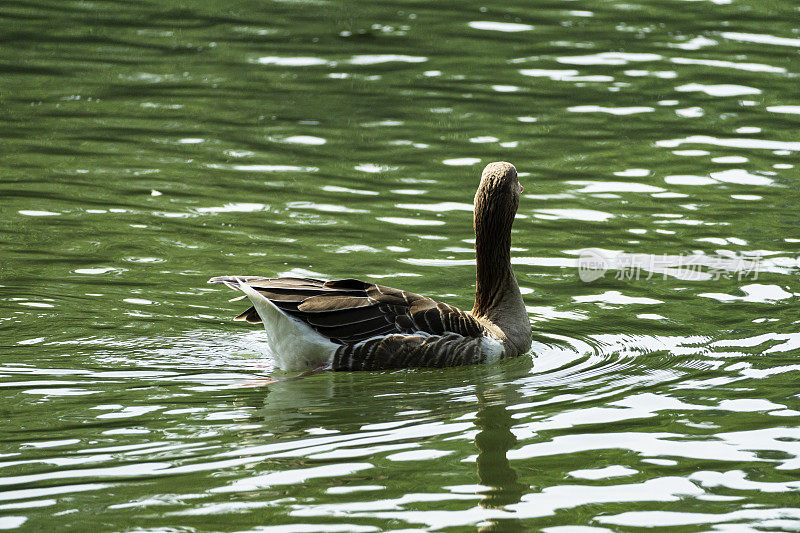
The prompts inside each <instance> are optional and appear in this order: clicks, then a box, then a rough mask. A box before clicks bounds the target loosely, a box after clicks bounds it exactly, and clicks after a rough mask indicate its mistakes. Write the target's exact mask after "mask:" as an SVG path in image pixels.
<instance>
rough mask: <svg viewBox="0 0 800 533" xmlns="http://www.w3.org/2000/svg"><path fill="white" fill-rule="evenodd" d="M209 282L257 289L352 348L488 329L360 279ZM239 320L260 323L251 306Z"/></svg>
mask: <svg viewBox="0 0 800 533" xmlns="http://www.w3.org/2000/svg"><path fill="white" fill-rule="evenodd" d="M209 283H224V284H225V285H227V286H228V287H230V288H232V289H237V290H238V285H239V283H245V284H247V285H248V286H250V287H252V288H253V289H255V290H256V291H258V292H259V293H261V294H262V295H263V296H265V297H266V298H267V299H269V300H270V301H271V302H272V303H273V304H274V305H275V306H276V307H278V308H279V309H280V310H281V311H283V312H284V313H286V314H288V315H290V316H293V317H295V318H297V319H299V320H302V321H303V322H305V323H306V324H308V325H309V326H310V327H311V328H313V329H314V330H315V331H317V332H318V333H320V334H321V335H324V336H325V337H327V338H329V339H331V340H332V341H333V342H336V343H339V344H353V343H358V342H361V341H363V340H366V339H370V338H373V337H376V336H380V335H391V334H419V333H423V334H428V335H443V334H445V333H455V334H457V335H460V336H463V337H480V336H482V334H483V333H484V331H485V328H484V326H483V325H482V324H481V323H480V322H478V321H477V320H476V319H475V318H474V317H473V316H472V315H471V314H469V313H467V312H465V311H463V310H461V309H458V308H457V307H453V306H451V305H447V304H445V303H442V302H437V301H436V300H433V299H431V298H426V297H425V296H421V295H419V294H415V293H413V292H408V291H403V290H399V289H393V288H391V287H386V286H383V285H376V284H374V283H367V282H364V281H360V280H356V279H340V280H334V281H324V280H319V279H313V278H263V277H257V276H220V277H216V278H211V279H210V280H209ZM236 319H237V320H246V321H248V322H251V323H260V322H261V317H259V316H258V313H257V312H256V310H255V308H253V307H250V308H249V309H247V310H245V311H244V312H243V313H242V314H241V315H239V316H238V317H236Z"/></svg>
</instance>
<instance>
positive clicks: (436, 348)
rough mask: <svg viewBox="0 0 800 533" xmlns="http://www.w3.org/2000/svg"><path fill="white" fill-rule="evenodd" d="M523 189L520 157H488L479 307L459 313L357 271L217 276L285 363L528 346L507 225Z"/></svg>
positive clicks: (384, 364) (397, 364)
mask: <svg viewBox="0 0 800 533" xmlns="http://www.w3.org/2000/svg"><path fill="white" fill-rule="evenodd" d="M522 191H523V187H522V185H520V183H519V180H518V179H517V170H516V169H515V168H514V165H512V164H510V163H506V162H494V163H489V164H488V165H487V166H486V168H485V169H484V170H483V173H482V175H481V181H480V185H479V186H478V191H477V192H476V193H475V203H474V213H473V223H474V229H475V255H476V286H475V305H474V306H473V308H472V310H471V311H463V310H461V309H458V308H456V307H453V306H452V305H448V304H446V303H442V302H438V301H436V300H433V299H431V298H427V297H425V296H422V295H420V294H415V293H413V292H408V291H404V290H400V289H393V288H391V287H385V286H383V285H378V284H375V283H368V282H366V281H360V280H357V279H339V280H332V281H325V280H321V279H312V278H300V277H282V278H267V277H260V276H218V277H213V278H211V279H210V280H209V281H208V282H209V283H223V284H225V285H226V286H228V287H229V288H231V289H234V290H237V291H241V292H243V293H244V294H243V295H241V296H239V297H238V298H234V300H232V301H235V300H241V299H244V298H245V297H246V298H249V299H250V303H251V304H252V306H251V307H250V308H248V309H247V310H245V311H244V312H243V313H242V314H240V315H239V316H237V317H236V318H235V320H245V321H247V322H250V323H254V324H258V323H263V324H264V329H265V330H266V332H267V341H268V344H269V347H270V351H271V352H272V354H273V357H274V359H275V363H276V365H277V366H278V367H279V368H281V369H282V370H288V371H294V370H303V371H311V370H312V369H320V370H344V371H348V370H388V369H399V368H414V367H449V366H460V365H469V364H477V363H492V362H495V361H498V360H500V359H506V358H510V357H515V356H518V355H522V354H524V353H526V352H527V351H528V350H529V349H530V347H531V340H532V339H531V327H530V320H529V318H528V314H527V311H526V309H525V304H524V302H523V300H522V294H521V293H520V289H519V285H518V284H517V279H516V277H515V276H514V271H513V270H512V268H511V226H512V223H513V222H514V217H515V215H516V212H517V208H518V206H519V197H520V194H521V193H522Z"/></svg>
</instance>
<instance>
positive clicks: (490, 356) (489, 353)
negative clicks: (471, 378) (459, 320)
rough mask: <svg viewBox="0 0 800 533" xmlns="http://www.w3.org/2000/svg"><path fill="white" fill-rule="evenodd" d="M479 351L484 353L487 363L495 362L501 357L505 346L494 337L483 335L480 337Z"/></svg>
mask: <svg viewBox="0 0 800 533" xmlns="http://www.w3.org/2000/svg"><path fill="white" fill-rule="evenodd" d="M481 351H482V352H483V353H484V354H486V362H487V363H496V362H497V361H499V360H500V359H501V358H502V357H503V354H504V353H505V351H506V347H505V346H503V343H502V342H500V341H499V340H497V339H495V338H494V337H489V336H486V335H484V337H483V338H482V339H481Z"/></svg>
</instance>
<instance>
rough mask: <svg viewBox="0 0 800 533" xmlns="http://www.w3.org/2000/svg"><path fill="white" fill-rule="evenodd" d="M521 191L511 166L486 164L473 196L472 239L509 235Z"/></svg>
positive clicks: (500, 162)
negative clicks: (473, 230) (473, 228)
mask: <svg viewBox="0 0 800 533" xmlns="http://www.w3.org/2000/svg"><path fill="white" fill-rule="evenodd" d="M522 191H523V188H522V185H520V183H519V179H518V178H517V169H516V168H514V165H512V164H511V163H506V162H505V161H497V162H494V163H489V164H488V165H486V168H484V169H483V173H482V174H481V182H480V185H479V186H478V191H477V192H476V193H475V207H474V209H475V213H474V214H475V217H474V221H475V236H476V238H481V236H486V237H491V235H492V234H493V235H494V236H496V237H500V236H503V235H505V234H509V236H510V233H511V225H512V224H513V222H514V216H515V215H516V213H517V208H518V207H519V197H520V194H522ZM479 233H481V234H484V235H479ZM509 246H510V243H509Z"/></svg>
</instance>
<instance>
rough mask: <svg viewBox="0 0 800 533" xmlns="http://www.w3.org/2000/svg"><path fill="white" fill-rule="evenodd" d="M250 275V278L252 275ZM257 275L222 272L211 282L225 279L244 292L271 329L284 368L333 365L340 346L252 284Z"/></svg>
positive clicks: (272, 345) (275, 353)
mask: <svg viewBox="0 0 800 533" xmlns="http://www.w3.org/2000/svg"><path fill="white" fill-rule="evenodd" d="M248 278H249V279H248ZM253 279H263V278H259V277H256V276H220V277H217V278H211V279H210V280H209V283H224V284H225V285H226V286H228V287H230V288H231V289H235V290H238V291H241V292H243V293H244V295H245V296H246V297H247V298H248V299H249V300H250V302H251V303H252V304H253V307H254V308H255V310H256V312H257V313H258V316H259V317H261V322H263V324H264V329H265V330H266V332H267V340H268V343H269V347H270V350H271V352H272V356H273V357H274V358H275V362H276V364H277V365H278V367H279V368H281V369H282V370H289V371H296V370H309V369H315V368H318V367H323V366H327V365H330V363H331V361H332V360H333V354H334V352H336V349H337V348H338V347H339V345H338V344H335V343H334V342H332V341H331V340H330V339H328V338H327V337H325V336H323V335H321V334H319V333H317V332H316V331H314V330H313V329H311V328H310V327H309V326H307V325H306V324H304V323H303V322H301V321H299V320H297V319H296V318H293V317H291V316H289V315H287V314H286V313H284V312H283V311H281V310H280V309H279V308H278V307H277V306H276V305H275V304H273V303H272V302H271V301H270V300H269V298H267V297H266V296H264V295H263V294H261V293H260V292H258V291H257V290H256V289H254V288H253V287H251V286H250V285H249V284H248V281H249V280H253Z"/></svg>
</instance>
